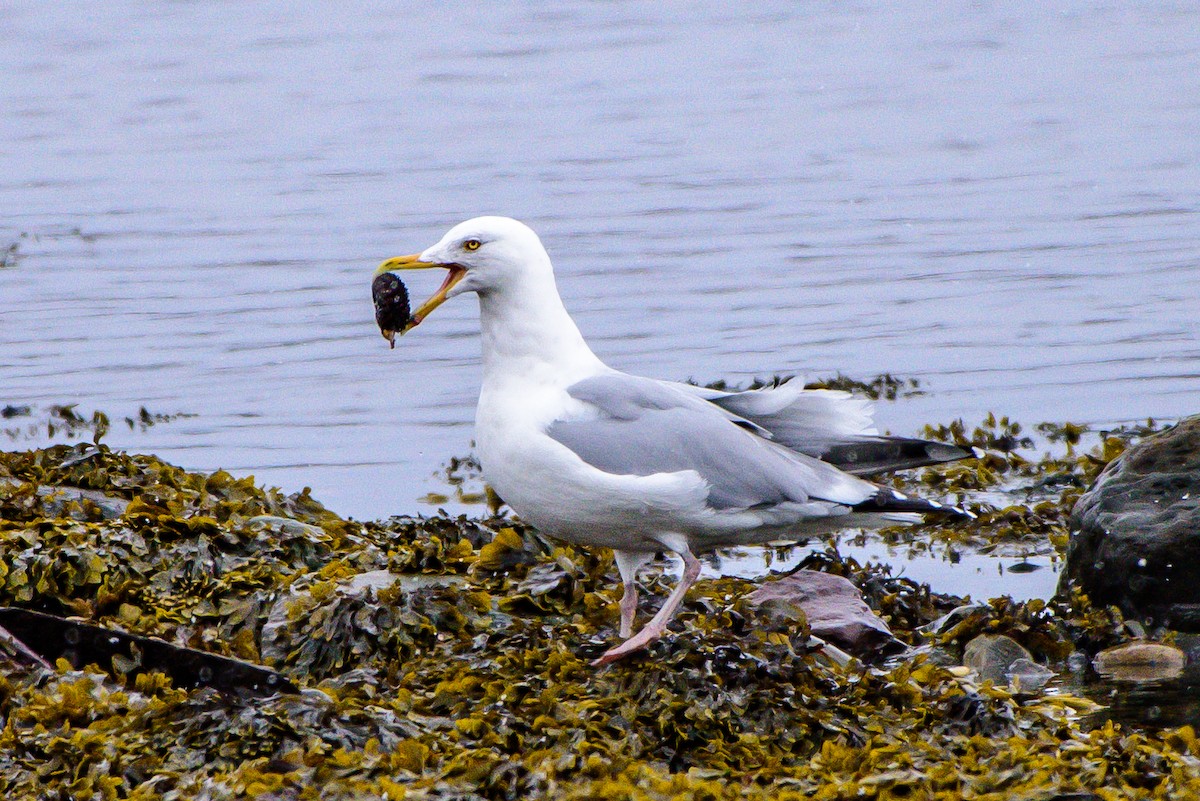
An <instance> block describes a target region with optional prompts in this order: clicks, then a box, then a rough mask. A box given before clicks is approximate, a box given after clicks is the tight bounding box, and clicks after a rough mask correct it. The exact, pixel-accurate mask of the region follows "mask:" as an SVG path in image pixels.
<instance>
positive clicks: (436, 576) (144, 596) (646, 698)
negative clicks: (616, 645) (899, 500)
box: [0, 445, 1200, 801]
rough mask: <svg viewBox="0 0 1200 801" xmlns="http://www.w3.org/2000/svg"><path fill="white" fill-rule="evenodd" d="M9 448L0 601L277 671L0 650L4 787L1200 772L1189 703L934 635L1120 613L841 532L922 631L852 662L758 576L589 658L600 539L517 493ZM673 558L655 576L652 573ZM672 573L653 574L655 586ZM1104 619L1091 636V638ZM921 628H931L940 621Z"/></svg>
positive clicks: (522, 790) (468, 791) (607, 785)
mask: <svg viewBox="0 0 1200 801" xmlns="http://www.w3.org/2000/svg"><path fill="white" fill-rule="evenodd" d="M76 456H78V452H77V451H76V449H72V448H67V447H65V446H57V447H54V448H49V449H46V450H40V451H32V452H27V453H3V454H0V604H2V605H8V606H19V607H24V608H28V609H36V610H41V611H48V612H53V613H56V614H63V615H79V616H82V617H83V618H85V619H87V620H88V621H90V622H93V623H98V624H101V625H106V626H111V627H113V628H119V629H122V630H125V631H129V632H132V633H136V634H141V635H152V636H156V637H161V638H163V639H166V640H169V641H171V642H174V643H179V644H185V645H189V646H192V647H196V648H201V649H204V650H207V651H210V652H212V653H215V654H221V655H227V656H237V657H241V658H244V659H249V660H252V661H256V662H260V663H262V664H264V665H266V666H269V667H272V668H274V669H277V670H279V671H282V672H283V673H284V674H286V675H287V676H288V678H289V679H291V680H292V681H293V682H294V683H295V684H296V685H297V686H298V687H299V688H300V692H299V693H280V694H278V695H274V696H271V697H268V698H266V699H257V700H254V701H252V702H251V701H247V700H243V699H239V698H237V697H236V696H231V695H229V694H222V693H220V692H217V691H215V690H212V689H208V688H198V689H191V690H184V689H180V688H177V687H175V686H173V684H172V682H171V680H170V679H169V678H168V677H167V676H165V675H163V674H161V673H136V672H125V671H121V670H117V669H115V666H113V665H94V666H90V667H86V668H84V669H73V668H71V667H70V666H69V665H68V664H66V663H65V662H60V663H59V664H58V665H57V666H56V669H55V670H53V671H48V670H46V669H44V668H38V667H29V666H27V665H23V664H21V663H19V662H17V661H15V660H0V791H2V792H3V793H4V795H5V797H11V798H33V797H40V798H98V799H124V798H130V799H227V798H260V799H359V798H390V799H397V798H411V799H422V798H427V799H450V798H454V799H528V798H566V799H593V798H594V799H611V798H617V799H646V800H647V801H649V800H651V799H675V798H684V799H734V798H761V799H767V798H770V799H800V798H816V799H843V798H844V799H850V798H855V799H857V798H876V799H884V798H948V799H949V798H977V799H1002V798H1004V799H1007V798H1038V799H1050V798H1075V797H1078V798H1087V797H1099V798H1105V799H1111V798H1146V797H1159V798H1190V797H1196V794H1197V779H1196V777H1197V776H1198V775H1200V745H1198V744H1197V741H1196V737H1195V734H1194V732H1193V731H1192V729H1191V728H1190V727H1186V726H1185V727H1182V728H1174V729H1166V730H1158V731H1155V730H1133V729H1128V728H1125V727H1122V726H1119V725H1116V724H1113V723H1106V724H1103V725H1100V726H1098V727H1091V728H1089V727H1088V726H1085V725H1084V723H1083V719H1082V718H1081V717H1080V715H1079V712H1080V710H1084V709H1089V708H1090V705H1089V704H1088V703H1087V702H1084V701H1081V700H1079V699H1075V698H1072V697H1070V696H1068V695H1055V694H1044V695H1028V694H1020V693H1017V692H1015V691H1013V690H1010V689H1009V688H1001V687H997V686H994V685H992V684H991V683H982V684H980V683H976V682H974V681H972V680H971V679H970V677H969V676H966V675H965V674H964V672H963V671H961V670H959V669H956V668H954V667H952V666H951V667H946V666H944V665H943V664H942V662H943V661H944V660H941V659H935V658H934V654H935V650H930V649H931V648H935V649H940V650H941V651H942V652H945V653H951V654H953V653H955V652H957V650H959V649H961V647H962V645H963V644H964V643H965V642H966V640H967V639H969V638H970V637H972V636H974V635H975V634H977V633H980V632H989V633H1003V634H1006V635H1008V636H1010V637H1012V638H1014V639H1016V640H1017V641H1019V642H1021V643H1022V644H1023V645H1024V646H1025V647H1026V648H1028V649H1029V651H1030V652H1031V653H1032V654H1034V655H1035V656H1036V658H1038V659H1039V660H1042V661H1045V662H1048V663H1051V664H1054V663H1055V662H1056V660H1061V659H1063V658H1064V656H1065V654H1066V653H1068V652H1069V651H1070V650H1072V649H1073V648H1075V647H1077V644H1078V643H1080V642H1085V641H1087V642H1094V643H1108V642H1112V641H1114V639H1116V638H1118V637H1119V636H1120V635H1119V634H1118V633H1117V632H1118V630H1119V627H1120V620H1119V618H1115V617H1113V613H1112V612H1111V611H1109V610H1092V609H1088V608H1087V607H1086V606H1085V605H1083V604H1082V602H1080V604H1078V605H1071V604H1066V603H1063V604H1059V605H1057V606H1051V605H1048V604H1045V603H1042V602H1037V603H1030V604H1016V603H1013V602H1011V601H1007V602H1006V601H1003V600H1001V601H995V602H992V603H990V604H986V605H979V606H977V607H974V608H973V609H972V610H971V611H970V612H969V613H968V614H965V615H962V616H960V617H959V618H958V619H957V622H954V623H952V624H947V625H946V626H944V627H943V628H941V629H939V630H938V631H939V633H937V634H935V635H933V639H932V640H928V638H926V637H924V636H923V635H922V634H921V633H920V632H919V631H918V628H919V627H921V626H927V625H928V624H930V623H931V622H932V621H933V620H934V618H935V617H939V616H941V615H943V614H944V613H945V612H946V611H948V610H949V609H950V608H951V607H952V606H954V605H955V603H956V600H955V599H947V598H940V597H938V596H936V595H934V594H931V593H930V592H929V591H928V588H921V587H919V586H917V585H913V584H912V583H911V582H905V581H903V580H901V579H894V578H891V577H890V576H888V575H887V574H886V571H880V570H879V569H877V568H863V567H861V566H858V565H855V564H853V563H852V562H846V561H842V560H839V559H838V558H837V557H836V555H834V554H830V553H826V554H819V555H817V556H814V557H813V558H812V559H811V560H809V561H808V562H807V563H806V565H807V566H808V567H810V568H812V569H825V570H829V571H831V572H838V573H839V574H842V575H846V576H847V577H848V578H850V579H851V580H852V581H854V582H855V583H856V584H858V585H859V586H860V587H861V588H862V589H863V590H864V595H865V597H866V598H867V600H868V602H869V603H871V604H872V605H873V606H874V607H875V608H876V611H878V612H880V613H881V614H882V615H883V616H884V617H885V618H886V619H887V620H888V622H889V623H890V625H891V626H892V627H893V629H894V630H896V632H897V635H898V636H900V637H901V638H902V639H904V640H906V641H907V642H910V643H913V644H914V645H916V644H921V643H923V645H922V647H921V648H918V649H915V650H914V651H912V652H910V653H908V654H906V655H902V656H900V657H898V658H895V659H893V660H892V661H890V662H887V663H883V664H873V665H867V664H862V663H859V662H857V661H855V662H851V663H850V664H849V665H846V666H842V665H840V664H839V663H837V662H835V661H832V660H830V659H828V658H826V657H825V655H824V654H823V653H822V652H821V651H820V650H819V649H818V648H817V647H816V646H815V645H814V644H813V641H812V640H811V639H810V637H809V636H808V632H807V631H806V628H805V626H804V625H803V623H795V622H787V621H779V620H774V619H771V618H767V617H762V616H760V615H758V613H756V612H755V610H754V609H753V608H752V607H751V606H750V605H749V604H748V603H747V602H746V600H745V596H746V595H747V594H748V593H749V591H750V590H752V589H753V587H754V586H755V585H754V583H751V582H746V581H741V580H734V579H721V580H717V581H710V582H704V583H702V585H701V586H699V587H698V588H697V591H696V592H694V593H693V594H692V596H691V597H690V599H689V601H688V603H687V604H686V606H685V608H684V610H683V612H682V613H681V614H680V615H679V617H678V620H677V622H676V624H675V625H677V626H678V627H681V628H682V630H683V632H684V633H683V634H681V636H678V637H667V638H664V640H662V641H660V642H658V643H656V644H654V646H653V647H652V648H651V649H650V650H649V652H648V653H647V654H646V655H644V656H642V657H640V658H635V659H630V660H627V661H625V662H622V663H618V664H615V665H612V666H609V667H607V668H604V669H601V670H594V669H592V668H590V667H589V666H588V661H589V659H590V658H591V657H593V656H595V655H597V654H599V653H600V652H602V651H603V650H604V649H605V648H606V647H607V646H608V645H610V644H611V641H612V639H613V637H614V636H615V632H614V626H615V624H616V610H615V602H616V600H617V597H616V595H617V592H619V589H617V585H618V582H617V580H616V577H615V575H614V574H615V568H614V566H613V563H612V560H611V556H610V555H608V554H607V553H603V552H599V553H593V552H588V553H585V552H582V551H577V550H574V549H572V548H556V547H553V546H550V545H547V544H545V543H544V542H543V541H542V540H541V539H540V538H539V537H538V536H537V535H536V534H535V533H534V532H532V531H530V530H528V529H526V528H524V527H523V526H521V525H520V524H519V523H517V522H515V521H512V520H509V519H504V518H489V519H485V520H481V521H472V520H467V519H465V518H458V519H448V518H419V519H414V518H394V519H392V520H390V521H387V522H384V523H368V524H360V523H356V522H352V521H347V520H343V519H341V518H340V517H338V516H337V515H335V514H333V513H331V512H330V511H328V510H326V509H325V508H324V507H322V506H321V505H320V504H319V503H318V502H317V501H315V500H314V499H313V498H311V497H310V496H309V495H308V494H307V492H305V493H300V494H297V495H290V496H288V495H283V494H282V493H280V492H278V491H276V490H264V489H260V488H258V487H256V486H254V484H253V481H252V480H251V479H246V478H242V479H239V478H235V477H233V476H230V475H229V474H227V473H215V474H212V475H201V474H196V473H188V472H186V471H183V470H181V469H179V468H176V467H173V466H170V465H167V464H164V463H162V462H161V461H159V460H157V459H154V458H152V457H147V456H131V455H128V454H123V453H114V452H112V451H109V450H108V449H107V448H106V447H104V446H102V445H101V446H100V447H99V448H98V449H97V452H96V453H95V454H93V455H91V456H89V457H88V458H85V459H82V460H79V459H76V458H75V457H76ZM667 584H669V581H668V580H666V579H658V580H651V581H650V582H649V586H648V588H647V589H648V592H647V595H648V596H650V595H659V596H660V598H661V596H663V595H665V586H666V585H667ZM658 600H659V599H653V598H648V599H647V602H648V604H654V603H657V602H658ZM1088 638H1091V639H1090V640H1089V639H1088ZM927 640H928V641H927Z"/></svg>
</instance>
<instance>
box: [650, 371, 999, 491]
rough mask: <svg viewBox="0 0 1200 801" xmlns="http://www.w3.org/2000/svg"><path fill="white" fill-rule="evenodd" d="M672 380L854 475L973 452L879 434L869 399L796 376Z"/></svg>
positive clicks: (794, 447) (782, 442)
mask: <svg viewBox="0 0 1200 801" xmlns="http://www.w3.org/2000/svg"><path fill="white" fill-rule="evenodd" d="M672 386H676V387H679V388H680V389H682V390H683V391H685V392H687V393H688V394H691V395H695V396H696V397H700V398H703V399H704V400H706V401H708V402H709V403H712V404H715V405H716V406H719V407H720V408H722V409H723V410H725V411H726V412H728V413H729V414H731V415H735V416H737V417H740V418H742V419H745V420H747V421H749V422H750V423H752V424H754V425H756V426H759V427H761V428H763V429H765V430H766V431H768V432H770V437H771V439H773V440H774V441H775V442H777V443H779V444H780V445H784V446H786V447H788V448H791V449H792V450H795V451H797V452H799V453H804V454H808V455H809V456H812V457H815V458H817V459H820V460H822V461H825V462H829V463H831V464H833V465H835V466H837V467H838V468H840V469H841V470H845V471H846V472H848V473H853V474H855V475H871V474H875V473H890V472H893V471H896V470H905V469H908V468H912V467H924V466H926V465H932V464H939V463H941V462H953V461H956V460H958V459H966V458H969V457H971V456H975V455H977V454H975V453H973V452H972V451H970V450H967V449H966V448H960V447H958V446H956V445H948V444H946V443H943V442H932V441H930V440H923V439H912V438H908V437H893V436H882V435H880V434H879V432H878V431H876V429H875V424H874V423H873V422H872V420H871V403H870V402H869V401H866V400H863V399H860V398H855V397H854V396H852V395H850V394H849V393H848V392H842V391H840V390H826V389H804V388H803V382H802V381H799V380H798V379H793V380H792V381H785V382H784V383H782V384H780V385H778V386H772V387H763V388H762V389H752V390H745V391H734V392H727V391H723V390H714V389H707V388H705V387H696V386H691V385H689V384H672Z"/></svg>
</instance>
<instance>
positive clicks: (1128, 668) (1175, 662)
mask: <svg viewBox="0 0 1200 801" xmlns="http://www.w3.org/2000/svg"><path fill="white" fill-rule="evenodd" d="M1092 667H1094V668H1095V669H1096V672H1097V673H1099V674H1100V675H1101V676H1104V677H1105V678H1109V679H1117V680H1120V681H1136V682H1142V681H1163V680H1165V679H1173V678H1175V677H1176V676H1178V675H1180V674H1181V673H1183V669H1184V668H1185V667H1187V654H1185V653H1184V652H1183V651H1181V650H1179V649H1178V648H1176V647H1174V646H1172V645H1167V644H1166V643H1161V642H1127V643H1125V644H1124V645H1117V646H1114V647H1112V648H1108V649H1106V650H1103V651H1101V652H1100V653H1098V654H1096V658H1095V659H1093V660H1092Z"/></svg>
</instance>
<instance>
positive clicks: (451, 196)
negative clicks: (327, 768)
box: [0, 0, 1200, 518]
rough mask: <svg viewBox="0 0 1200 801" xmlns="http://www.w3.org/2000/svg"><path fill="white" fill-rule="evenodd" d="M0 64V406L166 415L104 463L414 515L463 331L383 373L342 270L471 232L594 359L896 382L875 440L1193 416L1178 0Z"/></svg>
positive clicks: (2, 54)
mask: <svg viewBox="0 0 1200 801" xmlns="http://www.w3.org/2000/svg"><path fill="white" fill-rule="evenodd" d="M0 42H2V43H3V44H0V76H3V77H2V79H0V108H3V109H4V112H3V113H2V114H0V209H2V214H0V251H2V250H4V249H5V248H7V247H8V246H9V245H10V244H14V243H15V244H16V246H17V247H16V250H15V252H14V254H13V256H14V257H15V258H14V257H10V258H9V261H10V262H11V264H9V266H6V267H3V268H0V403H16V404H34V405H36V406H38V407H41V408H44V407H46V406H48V405H49V404H53V403H79V404H80V408H81V409H82V410H91V409H96V408H98V409H102V410H104V411H106V412H108V413H109V414H110V416H113V417H118V418H119V417H121V416H125V415H132V414H135V413H136V412H137V410H138V408H139V407H140V406H143V405H144V406H146V407H147V408H148V409H149V410H150V411H152V412H157V413H177V412H186V413H189V414H194V415H195V417H190V418H186V419H180V420H176V421H174V422H172V423H169V424H163V425H158V426H154V427H153V428H151V429H149V430H147V431H145V432H139V431H130V430H128V429H127V428H125V427H124V426H123V425H118V426H116V427H114V429H113V431H112V432H111V433H110V434H109V436H108V440H107V441H108V442H109V444H111V445H113V446H115V447H126V448H129V449H133V450H138V451H147V452H153V453H156V454H159V455H161V456H162V457H164V458H166V459H168V460H171V461H174V462H177V463H179V464H182V465H184V466H187V467H189V468H196V469H204V470H211V469H214V468H217V467H223V468H226V469H228V470H231V471H234V472H236V473H238V474H246V473H253V474H254V475H255V476H256V477H257V478H258V479H259V480H260V481H263V482H266V483H268V484H272V485H278V486H281V487H283V488H284V489H286V490H289V491H291V490H297V489H299V488H301V487H302V486H304V485H309V486H311V487H312V488H313V490H314V493H315V494H316V496H317V497H318V498H320V499H321V500H323V501H325V502H326V503H327V504H328V505H329V506H330V507H332V508H333V509H334V510H336V511H338V512H340V513H342V514H346V515H353V516H355V517H359V518H373V517H380V516H385V515H389V514H395V513H412V512H419V511H425V512H432V511H433V509H432V508H431V507H428V506H422V505H421V504H420V503H419V502H418V500H417V499H418V498H420V497H422V496H424V495H425V494H426V493H428V492H429V491H430V490H432V489H441V488H443V487H442V485H441V482H440V481H439V480H437V479H436V478H434V477H433V474H434V473H435V472H437V471H438V469H439V468H440V466H441V465H442V464H444V463H445V462H446V461H447V460H448V459H449V458H450V457H451V456H454V455H463V454H466V453H467V452H468V451H469V449H470V441H471V423H472V419H473V405H474V399H475V395H476V391H477V387H478V371H479V370H478V341H477V309H476V308H475V307H474V304H473V303H472V302H470V300H469V299H460V300H459V301H457V302H453V303H449V304H447V305H446V306H444V307H442V308H441V309H440V310H439V311H438V312H437V313H436V314H435V315H434V316H433V317H431V318H430V319H429V321H428V322H427V324H425V325H423V326H422V327H421V328H420V329H418V330H417V331H415V332H413V333H412V334H411V335H409V336H407V337H405V338H404V339H403V340H401V341H400V342H399V343H398V346H397V348H396V349H395V350H394V351H389V350H388V348H387V346H386V344H385V342H384V341H383V340H382V339H381V338H380V337H379V335H378V333H377V331H376V330H375V328H374V323H373V319H372V308H371V302H370V289H369V285H370V278H371V273H372V270H373V268H374V266H375V265H376V264H378V262H379V261H380V260H381V259H383V258H384V257H387V256H393V255H398V254H401V253H408V252H412V251H416V250H420V249H422V248H424V247H426V246H427V245H429V244H431V243H432V242H434V241H436V240H437V239H438V238H439V237H440V236H441V234H442V233H443V232H444V230H445V229H446V228H448V227H449V226H450V225H452V224H454V223H456V222H458V221H460V220H462V219H465V218H467V217H470V216H474V215H476V214H481V213H499V214H507V215H510V216H515V217H518V218H521V219H524V220H525V221H527V222H528V223H530V224H531V225H533V226H534V227H535V228H536V229H537V230H538V231H539V232H540V233H541V235H542V238H543V240H544V242H545V243H546V245H547V247H548V248H549V250H550V252H551V255H552V256H553V258H554V259H555V261H556V264H557V267H558V271H559V275H560V289H561V290H562V293H563V295H564V298H565V300H566V304H567V306H568V308H569V309H570V310H571V311H572V312H573V313H574V315H575V316H576V319H577V320H578V322H579V324H580V327H581V328H582V329H583V331H584V333H585V335H586V336H587V337H588V338H589V339H590V341H591V343H592V345H593V347H594V349H595V350H596V351H597V352H598V353H599V354H600V355H601V356H602V357H603V358H604V359H606V360H607V361H608V362H609V363H611V364H612V365H614V366H616V367H619V368H621V369H625V370H629V371H631V372H636V373H642V374H646V375H652V376H656V377H662V378H671V379H688V378H693V379H697V380H713V379H718V378H723V379H727V380H731V381H735V382H736V381H746V380H748V379H750V378H751V377H754V376H766V375H770V374H774V373H802V374H805V375H808V376H812V377H818V376H828V375H832V374H834V373H836V372H839V371H840V372H842V373H845V374H847V375H850V376H854V377H857V378H870V377H872V376H874V375H876V374H879V373H883V372H891V373H894V374H896V375H899V376H904V377H914V378H917V379H919V380H920V382H921V384H922V388H923V389H925V390H926V391H927V394H925V395H923V396H920V397H917V398H912V399H908V400H905V401H902V402H897V403H894V404H883V405H881V407H880V409H879V415H878V417H879V419H880V422H881V425H882V426H883V427H884V428H886V429H890V430H892V431H893V432H896V433H912V432H915V431H916V430H918V429H919V427H920V426H921V425H922V424H923V423H926V422H948V421H950V420H952V419H954V418H958V417H962V418H964V419H966V420H967V421H968V422H969V423H973V422H977V421H978V420H979V419H981V418H982V417H983V415H984V414H985V413H986V412H987V411H989V410H995V411H997V412H998V413H1003V414H1008V415H1010V416H1012V417H1014V418H1016V419H1020V420H1022V421H1026V422H1028V423H1035V422H1038V421H1043V420H1053V421H1063V420H1072V421H1076V422H1084V423H1091V424H1096V425H1108V424H1111V423H1116V422H1121V421H1133V420H1142V419H1145V418H1146V417H1151V416H1152V417H1155V418H1160V419H1171V418H1177V417H1180V416H1183V415H1185V414H1189V413H1194V412H1196V411H1198V406H1200V403H1198V393H1197V389H1198V388H1200V380H1198V377H1200V344H1198V343H1197V319H1198V318H1200V6H1196V5H1195V4H1171V3H1145V4H1136V5H1133V4H1129V7H1122V5H1120V4H1118V5H1097V4H1093V3H1075V2H1066V3H1055V4H1044V3H1034V2H1018V3H1009V4H972V5H970V6H966V5H959V4H954V5H948V6H946V7H944V8H941V7H938V8H934V7H929V8H926V7H914V6H911V5H905V6H903V7H898V6H894V5H893V4H889V3H883V2H861V3H855V4H841V3H817V4H795V3H785V2H763V3H758V4H755V5H754V6H753V11H744V10H743V11H731V10H729V9H728V7H727V6H726V5H725V4H717V3H700V4H673V3H651V2H630V3H554V2H549V3H539V4H473V3H450V4H445V3H416V4H413V3H401V4H390V3H378V4H371V3H354V4H341V3H338V4H334V3H324V4H322V3H316V4H307V5H303V6H298V5H295V4H291V3H282V2H279V3H232V2H170V3H147V4H143V3H132V2H116V3H84V4H47V3H37V2H32V1H31V0H11V1H10V2H8V3H6V4H4V6H3V8H0ZM417 278H418V280H415V281H414V282H413V284H412V285H411V288H412V291H413V294H414V295H416V296H418V297H419V298H423V297H425V296H426V295H427V294H428V293H430V292H432V290H433V289H434V286H435V284H436V282H437V280H438V278H439V276H432V275H428V276H418V277H417ZM421 278H425V279H427V282H426V283H422V282H421V281H420V280H419V279H421ZM38 441H39V440H38V439H37V438H34V439H32V440H29V441H23V442H18V443H12V444H8V443H6V444H4V447H28V446H31V445H33V444H37V443H38Z"/></svg>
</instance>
